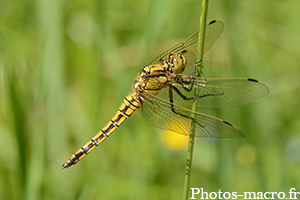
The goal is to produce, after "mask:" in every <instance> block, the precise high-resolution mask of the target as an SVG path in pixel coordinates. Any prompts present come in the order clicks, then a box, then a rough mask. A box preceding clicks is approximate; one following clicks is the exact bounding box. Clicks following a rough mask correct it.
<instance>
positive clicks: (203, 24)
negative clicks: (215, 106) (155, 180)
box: [183, 0, 208, 200]
mask: <svg viewBox="0 0 300 200" xmlns="http://www.w3.org/2000/svg"><path fill="white" fill-rule="evenodd" d="M207 7H208V0H202V11H201V16H200V30H199V39H198V61H200V62H199V63H197V68H196V75H201V73H202V61H203V49H204V37H205V28H206V16H207ZM195 92H196V93H197V90H196V91H195ZM192 110H193V111H196V110H197V99H196V100H195V101H194V104H193V106H192ZM191 117H192V118H195V114H194V113H192V115H191ZM194 139H195V123H194V121H192V122H191V130H190V138H189V145H188V152H187V159H186V167H185V177H184V191H183V194H184V196H183V199H184V200H187V199H188V196H189V185H190V176H191V166H192V158H193V150H194Z"/></svg>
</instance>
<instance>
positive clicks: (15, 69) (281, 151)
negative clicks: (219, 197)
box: [0, 0, 300, 200]
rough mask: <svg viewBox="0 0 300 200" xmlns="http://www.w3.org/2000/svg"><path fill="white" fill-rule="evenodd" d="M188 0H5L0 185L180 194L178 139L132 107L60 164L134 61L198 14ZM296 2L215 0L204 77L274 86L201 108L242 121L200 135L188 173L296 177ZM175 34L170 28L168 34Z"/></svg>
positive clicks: (22, 189)
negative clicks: (167, 138)
mask: <svg viewBox="0 0 300 200" xmlns="http://www.w3.org/2000/svg"><path fill="white" fill-rule="evenodd" d="M199 12H200V3H199V2H198V1H171V0H167V1H134V0H127V1H119V0H118V1H116V0H115V1H72V2H71V1H70V2H62V1H51V2H50V1H49V2H47V1H41V0H40V1H30V0H28V1H23V2H21V1H20V2H14V1H1V8H0V21H1V26H0V96H1V98H0V152H1V154H0V199H151V200H154V199H179V198H181V197H182V187H183V186H182V184H183V177H184V165H185V151H182V152H180V153H178V152H173V151H171V150H168V149H167V148H166V147H165V146H164V144H163V142H162V141H161V140H160V137H159V134H161V133H160V132H161V130H157V129H155V128H152V127H151V126H149V125H148V124H147V123H146V122H144V121H143V119H142V116H141V115H139V114H134V116H132V117H131V118H130V119H128V120H127V121H126V122H125V123H124V124H123V125H122V126H121V127H120V128H119V130H117V131H116V132H115V133H113V135H112V136H111V137H110V138H109V139H108V140H107V141H105V142H104V143H103V144H101V146H99V147H98V148H97V149H96V150H95V151H93V153H91V155H89V156H87V158H85V159H84V160H82V161H81V162H80V163H79V164H77V165H75V166H73V167H72V168H70V169H68V170H62V169H61V168H60V166H61V164H63V162H65V161H66V160H67V159H68V157H69V156H70V155H71V154H72V153H73V152H74V151H76V150H77V149H78V148H79V147H80V146H82V145H83V144H84V143H85V142H87V141H88V140H89V139H90V138H91V137H92V136H94V134H96V133H97V132H98V131H99V130H100V129H101V128H102V127H103V126H104V125H105V124H106V122H108V120H109V119H110V118H111V117H112V116H113V114H114V113H115V112H116V111H117V108H118V106H119V105H120V103H121V101H122V100H123V97H124V96H125V95H127V94H128V92H129V91H130V90H131V84H132V82H133V80H134V78H135V76H136V74H137V73H138V71H139V70H140V69H141V68H142V67H143V66H144V65H146V64H147V63H148V62H149V61H150V60H151V59H152V58H153V57H154V56H156V55H157V54H158V53H160V52H161V51H163V50H165V49H167V48H169V47H171V45H174V44H175V43H174V41H175V40H177V39H179V38H181V39H185V38H186V37H188V36H189V35H190V34H191V33H193V32H194V31H195V30H196V29H197V26H198V24H199V22H198V19H199V15H200V13H199ZM299 13H300V4H299V2H298V1H296V0H294V1H293V0H292V1H272V2H268V1H259V0H255V1H250V0H244V1H211V2H210V4H209V10H208V14H209V15H208V20H212V19H219V20H221V21H223V23H224V24H225V30H224V33H223V35H222V36H221V38H220V39H219V40H218V42H217V43H216V44H215V45H214V47H213V48H212V49H211V50H210V51H209V52H208V53H206V55H205V60H204V69H203V71H204V76H205V77H251V78H256V79H258V80H261V81H263V82H265V83H266V84H267V85H268V86H269V88H270V90H271V93H270V95H269V96H268V97H267V98H265V99H262V100H260V101H258V102H255V103H252V104H249V105H243V106H238V107H233V108H222V109H203V112H205V113H207V114H211V115H213V116H217V117H219V118H222V119H225V120H226V121H229V122H231V123H233V124H235V125H236V126H238V127H239V128H240V129H241V130H242V131H243V132H244V133H245V135H246V138H245V139H243V140H239V139H228V140H227V139H224V140H216V139H200V140H198V142H197V143H196V147H195V151H194V159H193V168H192V178H191V187H198V188H201V187H203V188H204V190H205V191H208V192H209V191H214V192H216V191H218V190H219V189H222V191H228V192H232V191H237V192H245V191H283V192H288V191H289V188H291V187H295V188H300V175H299V174H300V173H299V172H300V171H299V169H300V168H299V165H300V153H299V152H300V148H299V147H300V135H299V131H300V125H299V118H300V114H299V112H298V107H299V106H300V105H299V100H298V99H299V86H300V84H299V82H300V79H299V75H300V67H299V66H300V61H299V59H300V56H299V55H300V48H299V43H300V26H297V24H298V22H299V21H300V14H299ZM177 41H178V40H177Z"/></svg>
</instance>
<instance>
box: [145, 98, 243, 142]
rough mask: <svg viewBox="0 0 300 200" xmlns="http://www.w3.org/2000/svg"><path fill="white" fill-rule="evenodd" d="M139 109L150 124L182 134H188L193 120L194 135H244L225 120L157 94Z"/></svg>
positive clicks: (230, 136) (227, 136)
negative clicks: (186, 107)
mask: <svg viewBox="0 0 300 200" xmlns="http://www.w3.org/2000/svg"><path fill="white" fill-rule="evenodd" d="M140 110H141V113H142V115H143V117H144V119H145V120H146V121H147V122H148V123H149V124H151V125H152V126H154V127H157V128H160V129H164V130H169V131H173V132H177V133H179V134H182V135H190V127H191V123H192V121H194V122H195V137H215V138H242V137H244V135H243V133H242V132H241V131H240V130H239V129H238V128H237V127H235V126H234V125H232V124H230V123H228V122H226V121H223V120H221V119H218V118H215V117H211V116H208V115H205V114H202V113H199V112H194V111H192V110H189V109H185V108H183V107H180V106H178V105H175V104H172V103H171V102H170V101H166V100H164V99H161V98H159V97H157V96H153V97H152V98H151V99H148V100H147V101H145V102H144V103H143V106H142V108H141V109H140ZM192 114H193V115H194V117H193V118H192V117H191V115H192Z"/></svg>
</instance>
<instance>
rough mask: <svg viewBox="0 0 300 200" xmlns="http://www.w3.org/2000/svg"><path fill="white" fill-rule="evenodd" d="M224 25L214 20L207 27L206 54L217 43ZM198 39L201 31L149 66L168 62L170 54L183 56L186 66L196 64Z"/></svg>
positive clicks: (157, 58)
mask: <svg viewBox="0 0 300 200" xmlns="http://www.w3.org/2000/svg"><path fill="white" fill-rule="evenodd" d="M223 29H224V25H223V23H222V22H221V21H218V20H214V21H211V22H210V23H208V24H207V25H206V34H205V43H204V52H206V51H207V50H208V49H210V47H211V46H212V45H213V44H214V43H215V41H216V40H217V39H218V38H219V37H220V35H221V33H222V32H223ZM198 37H199V30H198V31H196V32H195V33H194V34H192V35H191V36H190V37H189V38H187V39H186V40H185V41H183V42H181V43H179V44H177V45H175V46H174V47H172V48H171V49H169V50H167V51H165V52H163V53H162V54H160V55H159V56H157V57H156V58H154V59H153V60H152V61H151V62H150V63H149V65H151V64H156V63H160V62H159V61H158V60H159V59H163V60H168V56H169V55H170V53H177V54H182V55H184V57H185V58H186V61H187V64H186V66H189V65H193V64H194V63H195V62H196V59H197V54H198Z"/></svg>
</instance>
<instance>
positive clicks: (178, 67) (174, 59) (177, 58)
mask: <svg viewBox="0 0 300 200" xmlns="http://www.w3.org/2000/svg"><path fill="white" fill-rule="evenodd" d="M168 61H169V63H170V64H171V65H172V67H173V70H174V72H175V73H176V74H180V73H182V72H183V71H184V68H185V63H186V61H185V58H184V57H183V56H182V55H181V54H176V53H171V54H170V55H169V58H168Z"/></svg>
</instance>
